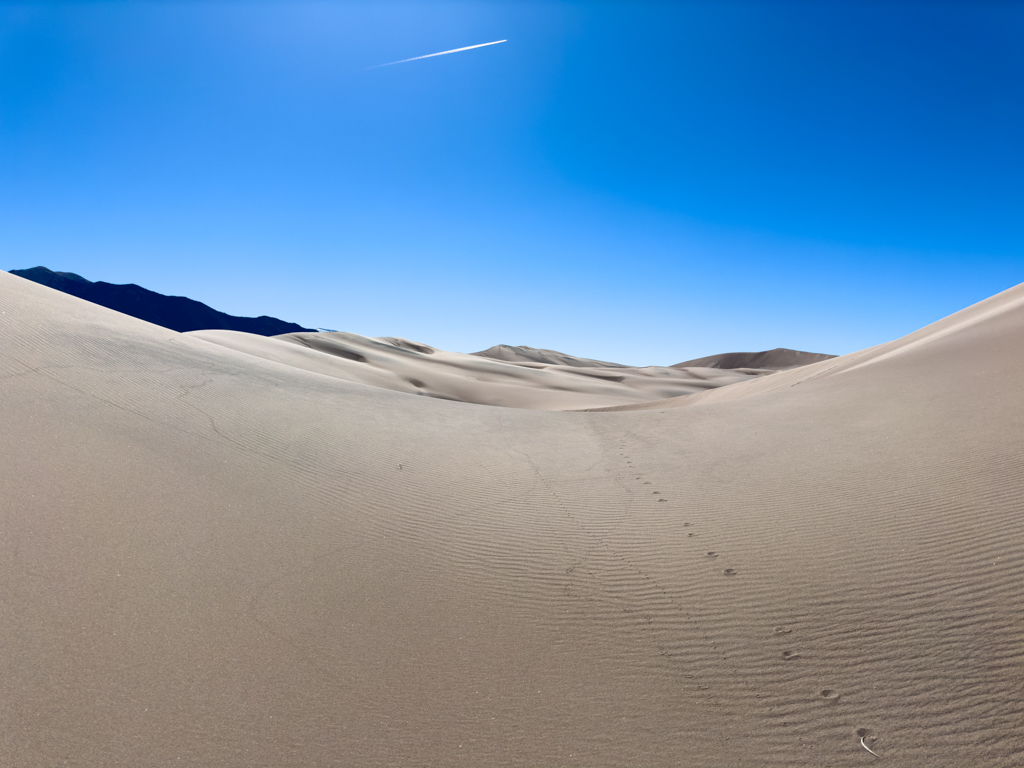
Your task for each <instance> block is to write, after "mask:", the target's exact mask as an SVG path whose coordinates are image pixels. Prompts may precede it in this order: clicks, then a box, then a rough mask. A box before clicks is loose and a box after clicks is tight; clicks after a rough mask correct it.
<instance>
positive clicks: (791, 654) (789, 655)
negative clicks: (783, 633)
mask: <svg viewBox="0 0 1024 768" xmlns="http://www.w3.org/2000/svg"><path fill="white" fill-rule="evenodd" d="M782 658H783V659H785V660H786V661H792V660H793V659H799V658H800V654H799V653H798V652H797V651H783V652H782Z"/></svg>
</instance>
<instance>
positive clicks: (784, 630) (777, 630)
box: [775, 627, 793, 635]
mask: <svg viewBox="0 0 1024 768" xmlns="http://www.w3.org/2000/svg"><path fill="white" fill-rule="evenodd" d="M792 631H793V630H792V629H790V628H789V627H776V628H775V634H776V635H788V634H789V633H790V632H792Z"/></svg>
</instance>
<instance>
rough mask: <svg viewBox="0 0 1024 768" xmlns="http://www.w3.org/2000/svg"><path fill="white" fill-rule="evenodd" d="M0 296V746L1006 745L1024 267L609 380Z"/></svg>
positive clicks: (451, 754) (748, 750) (579, 756)
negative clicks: (500, 397) (717, 358)
mask: <svg viewBox="0 0 1024 768" xmlns="http://www.w3.org/2000/svg"><path fill="white" fill-rule="evenodd" d="M0 312H2V314H0V345H2V349H3V354H2V355H0V379H2V382H3V384H2V386H3V397H2V398H0V425H2V427H3V435H4V439H3V440H2V441H0V487H2V489H3V494H2V497H0V499H2V512H3V516H2V523H0V525H2V529H0V531H2V535H0V583H2V585H3V591H2V593H0V594H2V601H0V657H2V660H3V664H2V665H0V689H2V690H3V691H4V695H3V696H2V697H0V716H2V718H3V723H4V728H3V729H2V731H0V764H2V765H10V766H44V765H45V766H48V765H61V764H69V765H132V766H166V765H191V766H329V765H330V766H334V765H337V766H352V765H366V766H383V765H398V764H407V765H426V766H460V765H464V766H538V765H566V766H572V765H579V766H620V765H621V766H624V765H643V766H679V765H687V766H763V765H779V766H783V765H785V766H822V765H831V766H857V765H865V764H870V763H872V762H876V761H877V760H878V758H875V757H872V756H871V755H870V754H868V752H867V751H866V750H865V749H864V748H863V747H862V745H861V744H862V742H861V739H862V737H864V738H865V739H866V741H864V743H865V744H867V745H868V746H870V747H871V748H872V749H873V750H875V751H876V752H878V753H879V754H880V755H882V760H884V761H885V763H886V764H891V765H905V766H925V765H927V766H958V767H960V766H974V765H979V766H980V765H984V766H1016V765H1020V764H1021V763H1022V762H1024V732H1022V728H1021V723H1022V722H1024V673H1022V669H1024V635H1022V624H1021V617H1022V615H1024V605H1022V602H1024V599H1022V592H1024V515H1022V508H1024V450H1022V448H1024V446H1022V443H1024V397H1021V381H1024V354H1022V352H1021V345H1020V339H1021V338H1022V337H1024V286H1018V287H1017V288H1014V289H1012V290H1010V291H1007V292H1005V293H1003V294H1000V295H998V296H996V297H993V298H992V299H989V300H987V301H985V302H982V303H980V304H978V305H976V306H974V307H972V308H970V309H968V310H965V311H964V312H961V313H958V314H957V315H953V316H952V317H950V318H947V319H946V320H944V321H942V322H940V323H936V324H935V325H933V326H929V327H928V328H926V329H923V330H922V331H919V332H918V333H916V334H911V335H910V336H908V337H906V338H904V339H901V340H899V341H896V342H893V343H891V344H886V345H882V346H881V347H876V348H874V349H871V350H866V351H864V352H861V353H856V354H854V355H847V356H844V357H839V358H836V359H834V360H828V361H825V362H822V363H816V364H814V365H812V366H807V367H805V368H800V369H795V370H792V371H783V372H781V373H776V374H773V375H771V376H766V377H763V378H755V379H753V380H750V381H747V382H745V383H740V384H736V385H733V386H728V387H720V388H717V389H714V390H710V391H707V392H703V393H699V394H695V395H691V396H689V397H684V398H678V399H676V400H671V401H669V403H685V404H686V407H667V406H665V405H662V407H660V408H656V409H654V410H632V411H622V412H610V413H568V412H545V411H538V410H525V409H511V408H497V407H490V406H482V405H475V404H469V403H461V402H451V401H446V400H443V399H439V398H437V397H410V396H409V395H408V394H406V393H404V392H397V391H393V390H391V389H387V388H381V387H369V386H365V385H364V384H360V383H353V382H351V381H347V380H345V378H346V377H341V378H339V377H338V376H336V375H333V374H331V373H330V372H329V371H330V370H331V369H324V370H322V371H321V370H305V369H304V367H303V365H298V364H296V363H295V362H294V360H293V359H289V360H284V361H283V362H284V363H285V364H282V361H277V360H274V359H264V357H266V356H267V355H270V354H275V355H276V354H278V351H277V350H280V349H287V350H289V351H294V352H296V353H297V354H298V355H299V356H302V355H305V354H306V353H312V352H316V353H317V354H320V355H323V357H318V358H310V357H308V356H306V357H301V360H303V361H308V360H311V359H315V360H317V361H321V362H317V363H315V365H320V364H321V363H322V361H323V359H324V357H327V355H326V354H325V353H324V352H322V351H320V350H311V349H308V348H307V347H303V346H302V345H300V344H296V343H290V342H281V341H279V340H274V339H270V340H267V341H268V342H274V344H276V345H277V346H274V347H272V349H273V350H274V351H273V352H272V353H271V352H266V350H262V351H263V352H264V353H265V354H264V355H263V356H261V355H260V354H257V353H253V352H252V351H251V350H249V349H246V350H245V351H239V350H237V349H231V348H229V347H228V346H225V345H224V344H222V343H219V342H218V343H217V344H211V343H209V342H208V341H206V340H204V339H203V338H197V337H196V335H194V334H178V333H175V332H172V331H168V330H165V329H163V328H159V327H156V326H153V325H149V324H147V323H144V322H142V321H138V320H135V319H132V318H128V317H125V316H123V315H119V314H117V313H114V312H112V311H109V310H106V309H104V308H102V307H99V306H96V305H93V304H89V303H87V302H85V301H81V300H78V299H75V298H73V297H71V296H67V295H64V294H60V293H57V292H54V291H52V290H49V289H47V288H44V287H42V286H39V285H35V284H33V283H30V282H27V281H24V280H20V279H18V278H16V277H13V276H10V275H7V274H3V273H0ZM329 341H330V340H329V339H328V340H327V342H329ZM327 342H325V343H327ZM240 343H241V342H240ZM339 343H340V342H339ZM360 343H362V342H360ZM344 344H345V345H351V344H355V342H354V341H352V340H345V341H344ZM243 346H244V345H243ZM364 347H365V348H367V349H371V347H369V345H365V344H364ZM293 348H294V349H293ZM395 348H396V349H397V348H399V347H397V346H396V347H395ZM372 349H373V351H374V354H377V353H378V351H377V350H376V348H372ZM385 353H387V354H397V353H391V352H387V350H384V351H381V352H380V354H385ZM281 354H284V353H281ZM418 354H421V355H422V354H425V353H418ZM295 359H299V358H295ZM336 359H337V360H338V361H344V360H345V358H344V357H336ZM349 362H351V361H349ZM308 364H309V365H314V363H308ZM338 364H339V365H340V364H341V363H340V362H339V363H338ZM495 364H496V365H497V364H499V363H497V362H495ZM325 372H326V373H327V375H324V373H325ZM381 375H382V376H383V375H384V374H381ZM438 375H440V374H438Z"/></svg>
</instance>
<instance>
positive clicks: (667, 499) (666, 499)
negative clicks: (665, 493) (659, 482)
mask: <svg viewBox="0 0 1024 768" xmlns="http://www.w3.org/2000/svg"><path fill="white" fill-rule="evenodd" d="M658 501H668V499H658Z"/></svg>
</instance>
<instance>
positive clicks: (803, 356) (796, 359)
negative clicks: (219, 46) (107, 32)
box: [672, 347, 835, 371]
mask: <svg viewBox="0 0 1024 768" xmlns="http://www.w3.org/2000/svg"><path fill="white" fill-rule="evenodd" d="M833 357H835V355H822V354H820V353H818V352H801V351H799V350H796V349H786V348H785V347H778V348H776V349H769V350H766V351H764V352H726V353H724V354H720V355H711V356H710V357H700V358H697V359H696V360H687V361H686V362H685V363H676V364H675V365H674V366H672V367H673V368H762V369H766V370H772V371H781V370H785V369H787V368H797V367H799V366H802V365H810V364H811V363H820V362H821V361H823V360H831V359H832V358H833Z"/></svg>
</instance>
